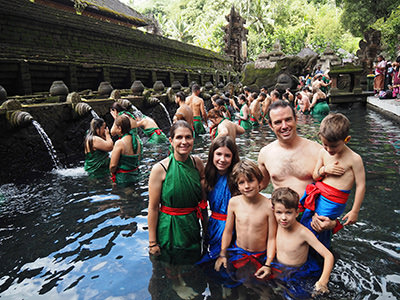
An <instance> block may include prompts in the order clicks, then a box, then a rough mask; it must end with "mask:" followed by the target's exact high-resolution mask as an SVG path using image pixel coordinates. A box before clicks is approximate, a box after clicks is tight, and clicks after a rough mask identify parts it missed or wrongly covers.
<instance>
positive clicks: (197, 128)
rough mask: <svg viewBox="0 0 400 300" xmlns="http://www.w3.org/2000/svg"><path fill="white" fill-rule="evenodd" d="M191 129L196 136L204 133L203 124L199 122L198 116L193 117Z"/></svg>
mask: <svg viewBox="0 0 400 300" xmlns="http://www.w3.org/2000/svg"><path fill="white" fill-rule="evenodd" d="M193 127H194V132H195V133H196V135H198V134H203V133H206V130H205V129H204V126H203V122H201V117H200V116H195V117H193Z"/></svg>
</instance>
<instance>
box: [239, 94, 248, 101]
mask: <svg viewBox="0 0 400 300" xmlns="http://www.w3.org/2000/svg"><path fill="white" fill-rule="evenodd" d="M239 100H242V101H244V102H245V103H246V102H247V99H246V96H245V95H244V94H240V95H239Z"/></svg>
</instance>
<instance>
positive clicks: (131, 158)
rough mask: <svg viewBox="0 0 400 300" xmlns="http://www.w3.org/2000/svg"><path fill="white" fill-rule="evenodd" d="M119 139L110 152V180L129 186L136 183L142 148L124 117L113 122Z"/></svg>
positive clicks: (127, 118) (128, 121)
mask: <svg viewBox="0 0 400 300" xmlns="http://www.w3.org/2000/svg"><path fill="white" fill-rule="evenodd" d="M114 125H115V130H116V133H117V134H118V135H119V136H120V139H119V140H118V141H117V142H116V143H115V146H114V149H113V151H112V152H111V160H110V172H111V174H112V180H113V182H114V183H116V184H119V185H129V184H131V183H133V182H136V181H137V178H138V175H139V163H140V159H141V153H142V147H141V144H140V141H139V139H138V136H137V135H136V134H132V133H131V124H130V120H129V117H127V116H126V115H124V114H123V115H121V116H118V117H117V118H116V119H115V122H114Z"/></svg>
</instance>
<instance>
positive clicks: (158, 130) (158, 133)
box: [150, 128, 162, 136]
mask: <svg viewBox="0 0 400 300" xmlns="http://www.w3.org/2000/svg"><path fill="white" fill-rule="evenodd" d="M155 133H156V134H157V135H161V133H162V131H161V129H159V128H157V129H156V130H154V131H153V133H152V134H150V136H152V135H153V134H155Z"/></svg>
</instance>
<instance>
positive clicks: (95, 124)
mask: <svg viewBox="0 0 400 300" xmlns="http://www.w3.org/2000/svg"><path fill="white" fill-rule="evenodd" d="M103 124H104V120H103V119H102V118H93V119H92V121H90V127H89V130H88V132H87V133H86V137H85V149H86V144H87V145H88V146H89V147H88V148H89V152H93V151H94V149H93V136H99V135H98V134H97V129H100V128H101V126H103Z"/></svg>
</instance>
